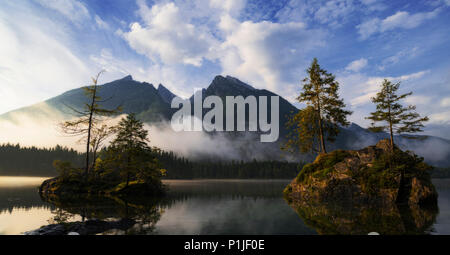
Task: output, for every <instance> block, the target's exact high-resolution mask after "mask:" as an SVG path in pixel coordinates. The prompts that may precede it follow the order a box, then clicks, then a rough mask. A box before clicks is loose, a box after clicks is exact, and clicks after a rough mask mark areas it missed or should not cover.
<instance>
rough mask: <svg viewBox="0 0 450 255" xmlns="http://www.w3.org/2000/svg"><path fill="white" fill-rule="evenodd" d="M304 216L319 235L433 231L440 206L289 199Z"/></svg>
mask: <svg viewBox="0 0 450 255" xmlns="http://www.w3.org/2000/svg"><path fill="white" fill-rule="evenodd" d="M288 203H289V204H290V205H291V206H292V208H294V210H295V211H296V212H297V214H298V215H299V216H300V218H301V219H302V220H303V221H304V222H305V223H306V224H307V225H308V226H310V227H312V228H314V229H315V230H317V232H318V233H319V234H327V235H329V234H346V235H347V234H351V235H366V234H368V233H370V232H378V233H379V234H382V235H399V234H407V235H414V234H431V233H432V232H433V231H434V230H433V224H434V223H435V222H436V216H437V214H438V208H436V207H419V206H408V205H405V206H397V205H396V204H387V205H383V206H370V205H365V206H361V205H359V206H345V207H344V206H342V205H341V204H330V203H306V202H302V201H288Z"/></svg>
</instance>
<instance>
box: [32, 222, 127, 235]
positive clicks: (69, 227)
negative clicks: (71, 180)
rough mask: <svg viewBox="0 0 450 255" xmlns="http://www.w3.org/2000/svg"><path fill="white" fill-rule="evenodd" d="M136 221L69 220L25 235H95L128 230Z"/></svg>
mask: <svg viewBox="0 0 450 255" xmlns="http://www.w3.org/2000/svg"><path fill="white" fill-rule="evenodd" d="M134 224H136V221H134V220H132V219H121V220H118V221H103V220H98V219H91V220H87V221H83V222H79V221H78V222H69V223H60V224H50V225H47V226H43V227H41V228H39V229H36V230H32V231H28V232H25V233H24V234H25V235H67V234H74V233H77V234H79V235H93V234H99V233H103V232H105V231H108V230H111V229H120V230H127V229H129V228H131V227H132V226H133V225H134Z"/></svg>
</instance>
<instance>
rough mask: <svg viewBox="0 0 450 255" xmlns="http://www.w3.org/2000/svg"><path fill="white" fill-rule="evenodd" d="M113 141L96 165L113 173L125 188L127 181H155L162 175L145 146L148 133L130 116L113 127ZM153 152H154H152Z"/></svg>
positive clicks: (156, 162) (150, 151) (150, 150)
mask: <svg viewBox="0 0 450 255" xmlns="http://www.w3.org/2000/svg"><path fill="white" fill-rule="evenodd" d="M113 130H114V132H115V134H116V138H115V139H114V140H113V141H112V142H111V145H110V146H109V147H108V149H107V150H106V152H105V157H104V159H101V161H100V162H101V163H99V164H98V165H97V167H99V168H104V170H109V171H117V173H118V174H119V175H120V177H121V178H122V180H123V181H124V182H125V187H127V186H128V185H129V183H130V181H136V180H137V181H142V182H146V181H150V180H153V179H159V178H160V177H161V175H162V174H163V173H164V170H162V169H161V166H160V164H159V162H158V160H157V159H156V157H154V155H153V152H152V148H150V146H149V145H148V143H149V142H150V141H149V139H148V137H147V136H148V131H147V130H146V129H144V125H143V123H142V122H141V121H139V120H138V119H136V116H135V115H134V114H129V115H128V116H127V117H126V118H123V119H122V120H121V121H120V122H119V124H118V125H117V126H115V127H113ZM153 149H154V150H157V148H153Z"/></svg>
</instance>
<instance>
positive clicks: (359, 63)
mask: <svg viewBox="0 0 450 255" xmlns="http://www.w3.org/2000/svg"><path fill="white" fill-rule="evenodd" d="M367 63H368V61H367V59H365V58H360V59H358V60H355V61H353V62H351V63H350V64H348V65H347V67H346V68H345V70H349V71H353V72H359V71H360V70H361V69H363V68H364V67H366V66H367Z"/></svg>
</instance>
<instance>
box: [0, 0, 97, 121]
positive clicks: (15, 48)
mask: <svg viewBox="0 0 450 255" xmlns="http://www.w3.org/2000/svg"><path fill="white" fill-rule="evenodd" d="M23 8H25V7H23ZM11 20H14V21H15V22H10V21H11ZM0 37H1V38H2V43H1V44H0V56H1V58H0V84H2V86H0V94H1V95H2V100H0V109H1V111H2V112H6V111H8V110H12V109H15V108H18V107H21V106H24V105H27V104H32V103H36V102H38V101H41V100H44V99H46V98H48V97H50V96H54V95H55V94H58V93H62V92H64V91H66V90H68V89H70V88H73V87H74V86H80V85H81V84H83V83H84V82H86V81H88V79H89V75H90V74H89V70H88V68H87V67H86V66H85V64H84V63H83V61H82V60H80V59H79V58H78V57H77V56H76V55H74V54H73V53H72V51H71V50H70V49H69V48H68V47H67V46H66V45H68V43H67V41H66V40H68V38H66V37H65V34H64V31H63V30H62V29H61V27H60V26H59V25H58V24H55V23H53V22H51V21H50V20H48V19H46V18H44V17H41V16H37V15H32V14H30V13H29V12H26V11H23V10H20V11H12V10H8V11H6V10H0Z"/></svg>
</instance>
